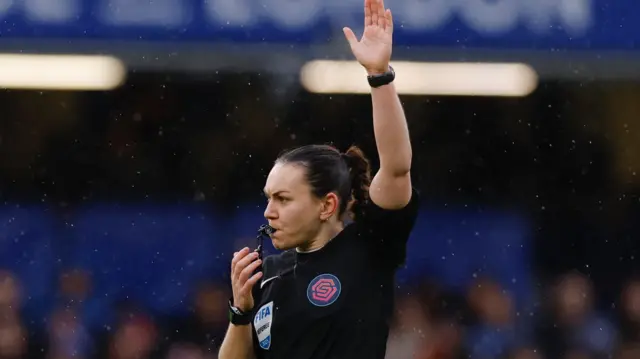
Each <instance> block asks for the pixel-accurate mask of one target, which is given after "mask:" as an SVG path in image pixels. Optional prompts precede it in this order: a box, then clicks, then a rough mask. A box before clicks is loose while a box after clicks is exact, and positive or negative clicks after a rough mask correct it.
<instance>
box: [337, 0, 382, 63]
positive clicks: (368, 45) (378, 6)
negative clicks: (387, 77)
mask: <svg viewBox="0 0 640 359" xmlns="http://www.w3.org/2000/svg"><path fill="white" fill-rule="evenodd" d="M342 30H343V31H344V36H345V37H346V38H347V41H348V42H349V46H351V51H352V52H353V55H354V56H355V57H356V60H358V62H360V64H361V65H362V66H364V68H365V69H366V70H367V72H368V73H369V74H371V75H372V74H382V73H385V72H387V71H388V70H389V61H391V45H392V38H393V18H392V17H391V10H389V9H385V8H384V1H383V0H365V1H364V32H363V34H362V38H361V39H360V40H359V41H358V39H357V38H356V35H355V34H354V33H353V31H352V30H351V29H350V28H348V27H345V28H344V29H342Z"/></svg>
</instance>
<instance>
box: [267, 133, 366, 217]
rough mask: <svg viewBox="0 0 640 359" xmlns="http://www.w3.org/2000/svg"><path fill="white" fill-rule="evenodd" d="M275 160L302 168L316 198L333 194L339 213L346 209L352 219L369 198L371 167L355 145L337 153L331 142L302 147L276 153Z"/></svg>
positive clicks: (357, 215)
mask: <svg viewBox="0 0 640 359" xmlns="http://www.w3.org/2000/svg"><path fill="white" fill-rule="evenodd" d="M276 163H283V164H284V163H287V164H297V165H300V166H302V167H304V168H305V170H306V177H307V181H308V183H309V186H310V187H311V192H312V193H313V194H314V195H315V196H316V197H318V198H322V197H324V196H326V195H327V194H328V193H331V192H334V193H336V195H337V196H338V199H339V209H338V215H339V216H342V215H343V214H344V213H345V211H346V210H347V209H349V210H350V211H351V213H353V215H354V218H353V219H354V220H357V219H358V218H359V217H360V214H361V213H362V209H363V206H364V205H365V204H366V203H367V202H368V201H369V185H370V184H371V166H370V165H369V161H368V160H367V158H366V157H365V155H364V153H363V152H362V150H360V148H358V147H356V146H351V147H350V148H349V149H348V150H347V151H346V152H345V153H340V151H339V150H338V149H337V148H335V147H333V146H330V145H307V146H302V147H298V148H294V149H292V150H289V151H286V152H284V153H283V154H281V155H280V156H278V159H277V160H276ZM352 201H353V202H352ZM350 202H352V203H351V205H350V207H349V208H347V206H348V205H349V204H350Z"/></svg>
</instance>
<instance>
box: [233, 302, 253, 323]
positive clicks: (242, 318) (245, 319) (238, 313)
mask: <svg viewBox="0 0 640 359" xmlns="http://www.w3.org/2000/svg"><path fill="white" fill-rule="evenodd" d="M251 310H252V309H249V310H244V309H241V308H238V307H237V306H236V305H235V304H234V303H233V300H229V321H230V322H231V324H233V325H249V324H251V321H252V320H251V319H252V318H251Z"/></svg>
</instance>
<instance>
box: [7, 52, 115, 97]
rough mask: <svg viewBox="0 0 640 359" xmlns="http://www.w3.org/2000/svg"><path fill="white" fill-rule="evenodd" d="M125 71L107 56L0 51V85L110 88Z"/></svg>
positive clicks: (20, 87)
mask: <svg viewBox="0 0 640 359" xmlns="http://www.w3.org/2000/svg"><path fill="white" fill-rule="evenodd" d="M126 73H127V71H126V67H125V65H124V64H123V63H122V61H120V60H118V59H117V58H114V57H110V56H89V55H27V54H0V88H9V89H37V90H85V91H92V90H93V91H103V90H112V89H115V88H117V87H118V86H120V85H121V84H122V83H123V82H124V80H125V77H126Z"/></svg>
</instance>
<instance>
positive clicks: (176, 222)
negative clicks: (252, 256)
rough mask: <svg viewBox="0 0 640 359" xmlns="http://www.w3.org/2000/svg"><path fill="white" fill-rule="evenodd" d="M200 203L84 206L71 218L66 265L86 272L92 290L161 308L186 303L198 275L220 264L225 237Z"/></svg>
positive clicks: (183, 307) (164, 310)
mask: <svg viewBox="0 0 640 359" xmlns="http://www.w3.org/2000/svg"><path fill="white" fill-rule="evenodd" d="M213 218H214V213H212V211H211V210H210V209H208V208H205V207H204V206H202V207H201V206H197V205H196V206H182V207H181V206H153V205H145V206H131V207H127V206H116V205H102V206H95V207H92V208H87V209H85V211H84V213H82V214H80V215H79V216H78V217H77V219H76V220H75V230H74V233H75V240H76V246H75V249H74V253H73V254H72V256H71V258H70V259H69V263H68V265H69V266H75V267H80V268H85V269H88V270H89V271H91V273H92V274H93V279H94V281H95V283H94V287H95V295H97V296H108V297H111V298H112V299H113V301H112V302H111V303H113V302H115V301H116V300H133V301H136V302H139V303H140V304H143V305H145V306H148V307H149V308H150V309H151V310H154V311H158V312H162V313H173V314H175V313H177V312H181V311H184V310H186V309H187V307H188V306H189V304H190V303H189V294H190V291H191V290H192V288H193V286H194V285H195V283H196V282H197V281H199V280H204V279H211V278H213V277H215V276H216V273H219V272H220V271H222V270H223V268H226V267H227V266H228V265H227V263H226V262H227V261H226V258H224V252H226V250H225V245H226V243H227V242H228V241H227V240H226V238H224V234H223V233H222V232H221V231H220V230H218V228H220V225H219V223H214V220H213Z"/></svg>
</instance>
